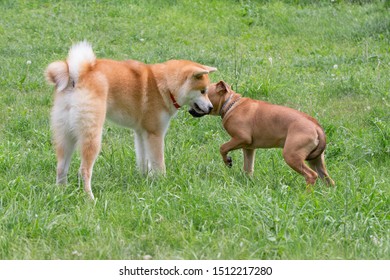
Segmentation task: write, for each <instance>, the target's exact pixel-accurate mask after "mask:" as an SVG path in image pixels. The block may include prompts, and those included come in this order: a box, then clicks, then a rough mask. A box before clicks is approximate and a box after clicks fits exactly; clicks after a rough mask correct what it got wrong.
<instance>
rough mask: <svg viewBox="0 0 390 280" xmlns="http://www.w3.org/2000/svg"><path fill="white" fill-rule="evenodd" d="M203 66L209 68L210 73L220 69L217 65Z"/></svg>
mask: <svg viewBox="0 0 390 280" xmlns="http://www.w3.org/2000/svg"><path fill="white" fill-rule="evenodd" d="M203 67H204V68H205V69H206V70H208V71H209V73H213V72H215V71H218V69H217V68H215V67H211V66H206V65H203Z"/></svg>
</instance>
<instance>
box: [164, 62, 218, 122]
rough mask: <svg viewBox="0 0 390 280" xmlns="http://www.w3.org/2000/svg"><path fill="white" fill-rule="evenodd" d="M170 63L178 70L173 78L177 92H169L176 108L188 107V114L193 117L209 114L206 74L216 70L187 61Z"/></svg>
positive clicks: (210, 106) (207, 79)
mask: <svg viewBox="0 0 390 280" xmlns="http://www.w3.org/2000/svg"><path fill="white" fill-rule="evenodd" d="M171 63H173V64H175V65H176V67H178V68H177V69H180V70H179V72H178V73H177V74H178V75H177V77H175V78H176V79H175V80H176V81H175V87H174V88H176V89H177V90H176V91H175V90H171V92H172V94H173V98H174V99H175V100H176V102H177V103H176V104H177V106H184V105H188V106H190V110H189V113H190V114H191V115H192V116H194V117H202V116H204V115H207V114H209V113H210V112H211V110H212V109H213V105H212V104H211V102H210V100H209V98H208V94H207V88H208V86H209V84H210V79H209V76H208V74H209V73H211V72H214V71H217V68H214V67H210V66H205V65H201V64H198V63H195V62H192V61H187V60H176V61H171ZM174 102H175V101H174ZM175 106H176V105H175Z"/></svg>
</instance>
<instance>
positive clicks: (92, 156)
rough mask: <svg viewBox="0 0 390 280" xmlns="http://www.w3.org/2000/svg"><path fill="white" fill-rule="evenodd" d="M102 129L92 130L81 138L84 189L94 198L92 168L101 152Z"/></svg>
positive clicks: (81, 172) (81, 166) (81, 169)
mask: <svg viewBox="0 0 390 280" xmlns="http://www.w3.org/2000/svg"><path fill="white" fill-rule="evenodd" d="M101 130H102V128H100V131H90V133H88V134H87V135H84V136H83V137H82V139H80V152H81V165H80V175H81V177H82V179H83V182H84V190H85V192H86V193H87V194H88V195H89V197H90V198H92V199H94V195H93V193H92V186H91V178H92V170H93V166H94V164H95V160H96V158H97V156H98V154H99V152H100V146H101Z"/></svg>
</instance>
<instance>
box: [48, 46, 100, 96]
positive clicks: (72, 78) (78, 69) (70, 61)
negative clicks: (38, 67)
mask: <svg viewBox="0 0 390 280" xmlns="http://www.w3.org/2000/svg"><path fill="white" fill-rule="evenodd" d="M95 61H96V57H95V54H94V53H93V50H92V47H91V45H90V44H89V43H88V42H87V41H82V42H79V43H77V44H74V45H73V46H72V47H71V48H70V50H69V54H68V58H67V59H66V61H55V62H53V63H51V64H49V66H48V67H47V68H46V71H45V76H46V80H47V81H48V82H49V83H50V84H54V85H55V86H56V89H57V91H59V92H60V91H63V90H64V89H66V88H67V87H68V86H69V85H72V86H74V85H75V84H76V83H77V81H78V79H79V77H80V76H81V75H82V74H83V72H84V71H86V70H88V69H89V67H91V66H93V65H94V64H95Z"/></svg>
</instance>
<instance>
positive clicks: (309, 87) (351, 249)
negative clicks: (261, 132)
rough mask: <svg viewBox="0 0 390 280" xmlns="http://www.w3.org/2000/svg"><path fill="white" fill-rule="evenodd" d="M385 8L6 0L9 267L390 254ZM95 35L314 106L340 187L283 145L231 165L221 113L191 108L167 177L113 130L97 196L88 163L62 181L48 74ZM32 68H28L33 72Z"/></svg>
mask: <svg viewBox="0 0 390 280" xmlns="http://www.w3.org/2000/svg"><path fill="white" fill-rule="evenodd" d="M389 6H390V5H389V2H388V1H341V0H339V1H309V0H308V1H298V0H295V1H293V0H290V1H244V0H243V1H233V0H230V1H222V0H221V1H216V0H214V1H206V0H204V1H200V0H197V1H195V0H188V1H187V0H185V1H174V0H171V1H152V0H149V1H137V0H132V1H124V0H122V1H115V2H114V3H113V2H111V1H103V0H102V1H49V0H46V1H43V0H42V1H37V0H36V1H27V0H26V1H22V0H18V1H17V0H15V1H11V0H2V1H0V10H1V11H2V12H1V17H0V60H1V61H0V62H1V63H0V73H1V74H0V90H1V95H0V111H1V113H0V259H142V258H143V257H144V256H145V255H150V256H152V257H153V258H154V259H389V258H390V252H389V248H390V244H389V240H390V239H389V237H390V223H389V222H390V215H389V214H390V213H389V209H390V208H389V205H390V201H389V197H390V187H389V186H390V179H389V178H390V172H389V169H390V140H389V137H390V127H389V123H390V114H389V111H390V98H389V88H390V74H389V73H390V10H389V9H390V7H389ZM84 38H86V39H88V40H89V41H90V42H91V43H92V44H93V46H94V50H95V52H96V54H97V56H98V57H109V58H114V59H128V58H131V59H137V60H141V61H144V62H147V63H156V62H161V61H165V60H168V59H171V58H180V59H191V60H195V61H198V62H200V63H204V64H207V65H211V66H216V67H218V69H219V72H217V73H213V74H212V76H211V78H212V80H213V81H218V80H220V79H224V80H225V81H226V82H228V83H230V84H232V86H233V88H234V89H235V90H236V91H238V92H240V93H242V94H244V95H245V96H249V97H252V98H257V99H262V100H267V101H270V102H273V103H277V104H283V105H287V106H290V107H293V108H296V109H299V110H302V111H305V112H307V113H309V114H311V115H313V116H314V117H316V118H317V119H318V120H319V121H320V122H321V124H322V125H323V127H324V128H325V131H326V133H327V137H328V149H327V152H326V160H327V166H328V170H329V173H330V175H331V176H332V178H333V179H334V180H335V181H336V184H337V187H335V188H327V187H325V186H324V185H323V184H322V183H319V184H318V185H317V186H316V187H315V190H314V192H312V193H307V192H306V191H305V184H304V179H303V178H302V177H300V176H299V175H297V174H296V173H295V172H293V171H292V170H291V169H290V168H288V167H287V165H286V164H285V163H284V161H283V158H282V156H281V152H280V150H258V151H257V158H256V165H255V173H254V177H253V178H248V177H246V176H245V175H244V174H243V173H242V171H241V165H242V155H241V153H240V152H239V151H236V152H233V153H232V156H233V159H234V160H235V165H234V166H233V168H232V169H227V168H225V166H224V165H223V162H222V160H221V158H220V155H219V146H220V145H221V144H222V143H224V142H226V141H227V140H228V139H229V137H228V135H227V134H226V132H224V131H223V129H222V126H221V123H220V118H216V117H204V118H202V119H193V118H192V117H191V116H190V115H189V114H188V113H187V112H186V110H181V111H180V112H179V113H178V115H177V117H176V118H175V119H173V120H172V122H171V127H170V129H169V131H168V135H167V139H166V147H165V151H166V165H167V171H168V172H167V175H166V176H165V177H162V178H159V179H157V180H153V179H147V178H143V177H142V176H140V175H139V174H138V173H137V170H136V166H135V152H134V147H133V136H132V132H129V131H128V130H125V129H122V128H118V127H116V126H114V125H112V124H110V123H107V125H106V126H105V130H104V135H103V147H102V152H101V154H100V156H99V158H98V160H97V162H96V165H95V168H94V176H93V189H94V193H95V197H96V198H97V200H96V202H95V203H93V202H91V201H88V199H87V198H86V195H85V194H84V192H83V190H82V188H79V187H78V178H77V169H78V165H79V162H80V159H79V157H78V156H75V157H74V159H73V162H72V165H71V172H70V177H69V186H67V187H66V188H62V187H57V186H55V184H54V182H55V165H56V162H55V155H54V152H53V147H52V145H51V133H50V127H49V115H50V108H51V104H52V97H53V94H52V93H53V89H52V88H51V87H49V86H48V85H46V83H45V81H44V78H43V71H44V69H45V67H46V66H47V65H48V64H49V63H50V62H52V61H54V60H58V59H64V58H65V57H66V55H67V51H68V49H69V47H70V45H71V44H72V43H74V42H77V41H79V40H83V39H84ZM27 61H31V64H27Z"/></svg>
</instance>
